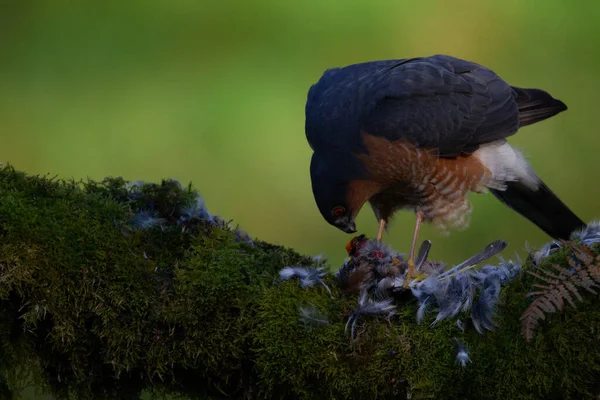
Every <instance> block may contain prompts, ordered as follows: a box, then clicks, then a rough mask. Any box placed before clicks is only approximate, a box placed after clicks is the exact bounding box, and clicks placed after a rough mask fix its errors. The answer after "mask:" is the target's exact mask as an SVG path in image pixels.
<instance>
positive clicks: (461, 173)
mask: <svg viewBox="0 0 600 400" xmlns="http://www.w3.org/2000/svg"><path fill="white" fill-rule="evenodd" d="M388 144H389V145H388V146H387V147H386V148H384V149H379V150H378V151H374V152H371V153H370V155H369V156H368V157H365V158H364V159H363V162H364V163H365V165H366V167H367V169H368V171H369V173H370V174H371V177H372V179H374V180H376V181H377V182H379V184H380V186H381V190H379V191H378V193H376V194H375V195H374V196H372V197H371V198H370V200H369V202H370V203H371V205H372V206H373V208H375V209H376V210H378V213H379V214H380V216H381V217H383V218H387V217H391V215H392V214H393V213H394V212H395V211H396V210H399V209H406V208H408V209H419V210H420V211H421V212H423V214H424V217H425V219H426V220H436V219H438V220H440V219H445V218H446V216H448V215H450V214H452V213H456V212H457V211H461V212H462V210H463V209H465V208H466V206H465V204H466V203H467V200H466V195H467V193H468V192H469V191H470V190H478V187H479V185H480V184H481V183H482V181H483V180H484V177H485V168H483V167H482V166H481V164H480V163H479V162H476V160H474V159H472V157H459V158H455V159H444V158H439V157H437V156H436V155H435V154H433V153H432V152H430V151H426V150H419V149H416V148H415V147H414V146H411V145H409V144H406V143H389V142H388Z"/></svg>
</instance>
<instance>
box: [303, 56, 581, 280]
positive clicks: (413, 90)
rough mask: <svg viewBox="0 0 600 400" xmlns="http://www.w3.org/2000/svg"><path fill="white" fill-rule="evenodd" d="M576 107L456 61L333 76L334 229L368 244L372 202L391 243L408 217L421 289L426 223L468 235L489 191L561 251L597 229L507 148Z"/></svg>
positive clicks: (319, 116) (315, 100)
mask: <svg viewBox="0 0 600 400" xmlns="http://www.w3.org/2000/svg"><path fill="white" fill-rule="evenodd" d="M566 109H567V106H566V105H565V104H564V103H563V102H561V101H560V100H557V99H555V98H553V97H552V96H551V95H550V94H548V93H547V92H545V91H543V90H540V89H523V88H519V87H516V86H511V85H509V84H508V83H506V82H505V81H504V80H502V78H500V77H499V76H498V75H496V73H494V72H493V71H491V70H490V69H488V68H486V67H483V66H481V65H478V64H476V63H473V62H469V61H465V60H461V59H458V58H454V57H450V56H446V55H434V56H431V57H419V58H411V59H401V60H384V61H372V62H365V63H360V64H354V65H349V66H346V67H343V68H333V69H329V70H327V71H325V72H324V74H323V75H322V76H321V78H320V79H319V81H318V82H317V83H315V84H314V85H313V86H311V88H310V89H309V92H308V99H307V103H306V110H305V112H306V126H305V129H306V138H307V140H308V143H309V145H310V146H311V148H312V150H313V151H314V153H313V155H312V160H311V164H310V175H311V181H312V189H313V194H314V197H315V200H316V203H317V206H318V208H319V211H320V212H321V214H322V215H323V217H324V218H325V220H326V221H327V222H329V223H330V224H332V225H334V226H336V227H337V228H339V229H341V230H342V231H344V232H347V233H354V232H356V225H355V218H356V215H357V214H358V212H359V211H360V209H361V208H362V206H363V205H364V204H365V203H366V202H369V204H370V205H371V207H372V209H373V211H374V213H375V216H376V217H377V220H378V221H379V232H378V235H377V239H378V240H381V238H382V235H383V231H384V230H385V229H386V224H387V223H388V221H389V220H390V218H391V217H392V216H393V215H394V213H395V212H396V211H398V210H400V209H408V210H413V211H414V212H415V213H416V225H415V229H414V235H413V241H412V246H411V249H410V253H409V261H408V264H409V271H408V274H409V277H407V279H406V282H408V281H409V279H410V277H414V276H416V271H415V268H414V255H415V244H416V243H417V240H418V234H419V229H420V226H421V223H422V222H432V223H434V224H436V225H438V226H440V227H442V228H444V229H448V228H458V227H466V225H467V224H468V215H469V214H470V203H469V201H468V200H467V193H469V192H471V191H472V192H477V193H484V192H485V191H486V190H487V189H489V191H491V192H492V194H494V195H495V196H496V197H497V198H498V199H500V200H501V201H502V202H503V203H505V204H506V205H507V206H509V207H510V208H512V209H513V210H515V211H517V212H518V213H520V214H521V215H522V216H524V217H525V218H527V219H529V220H530V221H531V222H533V223H534V224H535V225H537V226H538V227H539V228H540V229H542V230H543V231H544V232H546V233H547V234H548V235H550V236H551V237H553V238H555V239H568V238H569V236H570V234H571V232H572V231H573V230H575V229H578V228H582V227H584V226H585V224H584V223H583V222H582V221H581V220H580V219H579V218H578V217H577V216H576V215H575V214H574V213H573V212H572V211H571V210H569V208H568V207H567V206H566V205H565V204H564V203H563V202H562V201H561V200H560V199H559V198H558V197H557V196H556V195H555V194H554V193H553V192H552V191H551V190H550V189H549V188H548V186H546V185H545V184H544V182H542V180H541V179H540V178H539V177H538V176H537V175H536V174H535V172H534V171H533V170H532V168H531V167H530V165H529V164H528V163H527V161H526V160H525V159H524V157H523V156H522V154H521V153H520V152H519V151H518V150H515V149H514V148H513V147H511V146H510V145H509V144H508V142H507V141H506V138H507V137H509V136H511V135H513V134H515V133H516V132H517V131H518V130H519V128H521V127H523V126H527V125H531V124H534V123H536V122H540V121H543V120H545V119H547V118H550V117H552V116H554V115H556V114H558V113H560V112H562V111H565V110H566Z"/></svg>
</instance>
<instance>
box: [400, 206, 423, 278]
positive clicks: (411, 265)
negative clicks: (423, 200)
mask: <svg viewBox="0 0 600 400" xmlns="http://www.w3.org/2000/svg"><path fill="white" fill-rule="evenodd" d="M422 222H423V214H422V213H421V211H417V222H416V224H415V231H414V233H413V240H412V246H410V253H409V254H408V262H407V264H408V272H407V273H406V280H405V281H404V287H405V288H407V287H408V284H409V283H410V281H411V279H413V278H416V277H417V269H416V268H415V250H416V247H417V240H418V238H419V230H421V223H422Z"/></svg>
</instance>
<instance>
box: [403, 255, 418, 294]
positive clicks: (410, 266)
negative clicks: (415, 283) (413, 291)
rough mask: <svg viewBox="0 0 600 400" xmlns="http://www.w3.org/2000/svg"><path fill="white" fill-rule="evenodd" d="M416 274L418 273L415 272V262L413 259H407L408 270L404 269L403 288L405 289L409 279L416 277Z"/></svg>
mask: <svg viewBox="0 0 600 400" xmlns="http://www.w3.org/2000/svg"><path fill="white" fill-rule="evenodd" d="M418 276H419V274H418V273H417V268H416V267H415V262H414V261H413V260H408V271H406V278H404V288H405V289H406V288H407V287H408V285H409V284H410V282H411V280H413V279H416V278H417V277H418Z"/></svg>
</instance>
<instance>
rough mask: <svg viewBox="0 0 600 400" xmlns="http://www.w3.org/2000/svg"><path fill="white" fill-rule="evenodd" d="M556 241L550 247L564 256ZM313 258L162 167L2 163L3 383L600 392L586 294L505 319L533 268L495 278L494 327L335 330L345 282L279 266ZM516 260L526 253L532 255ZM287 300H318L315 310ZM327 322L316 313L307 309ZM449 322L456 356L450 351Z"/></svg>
mask: <svg viewBox="0 0 600 400" xmlns="http://www.w3.org/2000/svg"><path fill="white" fill-rule="evenodd" d="M567 256H568V251H567V250H560V251H558V252H556V253H555V254H554V255H552V256H551V261H553V262H556V263H558V264H560V265H563V266H565V267H568V264H567V262H566V258H567ZM316 263H317V261H315V260H313V259H312V258H310V257H306V256H302V255H299V254H297V253H296V252H294V251H293V250H290V249H286V248H282V247H279V246H273V245H270V244H268V243H264V242H260V241H254V242H252V241H250V240H249V238H248V237H247V235H245V234H244V233H243V232H241V231H240V230H237V229H232V228H230V227H229V226H228V224H226V223H224V221H222V220H220V219H219V218H217V217H214V216H212V215H211V214H209V213H208V212H207V211H206V209H205V208H204V207H203V205H202V204H201V203H199V198H198V197H197V194H196V193H195V192H194V191H193V190H192V189H191V188H189V187H188V188H184V187H181V186H180V185H179V184H178V183H177V182H174V181H166V182H163V183H162V184H159V185H146V186H138V187H136V186H135V185H131V184H129V185H127V183H126V182H124V181H122V180H120V179H107V180H105V181H104V182H101V183H97V182H86V183H74V182H65V181H60V180H56V179H48V178H45V177H32V176H26V175H25V174H23V173H20V172H17V171H15V170H14V169H12V168H11V167H5V168H2V169H0V318H1V321H2V323H0V396H5V397H8V396H9V394H10V393H11V392H12V393H13V394H14V393H18V392H19V391H20V385H27V384H30V382H29V379H30V378H33V382H34V383H35V384H36V385H38V386H42V387H44V388H46V389H47V390H48V391H51V392H52V393H53V394H54V395H55V396H56V397H57V398H76V399H85V398H95V399H98V398H107V399H115V398H123V399H125V398H127V399H129V398H136V397H138V396H139V395H140V393H141V392H142V391H144V390H150V391H152V392H154V393H158V394H161V393H168V394H171V395H174V394H178V393H181V394H185V395H188V396H191V397H196V398H249V399H250V398H252V399H255V398H286V399H292V398H306V399H319V398H336V399H342V398H360V399H367V398H369V399H371V398H400V399H401V398H406V397H407V396H409V395H410V396H412V398H413V399H414V398H437V399H542V398H543V399H548V398H556V399H559V398H560V399H565V398H573V399H581V398H596V397H597V396H598V395H599V394H600V302H598V301H596V298H595V296H593V295H584V302H582V303H580V304H579V305H578V309H577V310H573V309H569V308H568V307H566V309H565V310H564V311H563V312H562V313H556V314H552V315H550V316H548V319H547V320H546V321H542V323H541V324H540V327H539V328H538V330H537V333H536V335H535V336H534V338H533V341H532V342H531V343H526V342H525V341H524V340H523V338H522V335H521V323H520V321H519V318H520V317H521V315H522V313H523V311H524V310H525V309H526V308H527V305H528V304H529V302H530V301H531V299H528V298H526V297H525V295H526V294H527V293H528V292H529V291H530V289H531V286H532V282H533V279H534V277H532V276H530V275H529V274H524V273H522V274H520V275H519V276H517V278H516V279H514V280H513V281H512V282H511V283H510V285H508V286H506V287H505V288H504V289H503V290H502V294H501V305H500V306H499V307H498V316H497V318H496V321H497V323H498V325H499V329H497V330H496V331H495V332H486V333H485V334H480V333H478V332H476V331H475V330H474V329H473V328H472V327H471V326H470V325H468V324H467V326H466V328H465V329H464V331H463V330H461V329H459V327H458V326H457V324H456V323H455V321H452V320H444V321H442V322H440V323H439V324H437V325H436V326H435V327H430V326H429V324H430V323H431V321H432V320H433V316H426V317H425V320H424V321H423V323H422V324H417V322H416V318H415V315H416V311H417V302H416V300H415V299H414V297H411V296H408V297H405V298H403V299H400V300H398V304H397V307H396V313H395V315H394V316H392V317H390V318H383V317H372V318H367V319H362V320H361V321H360V323H359V325H358V328H357V331H358V332H357V337H356V338H355V339H354V340H351V339H350V338H349V335H348V333H347V332H346V331H345V326H346V322H347V318H348V315H349V314H350V313H351V312H352V311H353V310H354V309H356V307H357V296H356V295H349V294H346V293H345V292H344V291H342V289H340V286H339V285H338V283H337V280H336V278H334V277H333V276H331V275H327V276H325V277H324V278H323V279H324V282H325V283H326V284H327V285H328V286H329V288H331V291H332V294H333V297H332V296H331V295H330V294H329V292H328V291H327V290H326V288H325V287H324V286H314V287H311V288H302V287H300V285H299V284H298V281H297V280H294V279H290V280H288V281H281V280H279V271H280V270H281V268H283V267H285V266H290V265H307V266H308V265H313V266H315V264H316ZM531 268H532V267H531V264H530V263H528V264H527V265H525V266H524V269H525V270H527V269H531ZM300 307H313V308H314V309H315V310H317V311H318V315H317V316H321V319H319V318H316V319H317V321H316V322H315V323H314V324H310V323H308V324H307V323H306V322H305V321H304V322H303V321H301V320H300V319H299V309H300ZM325 318H326V319H327V322H326V323H325V322H323V323H320V322H319V321H321V320H322V319H325ZM454 337H456V338H457V339H458V340H459V341H460V342H461V343H463V344H464V345H466V347H467V348H468V349H469V350H468V351H469V356H470V359H471V361H472V362H471V363H469V364H467V366H466V367H464V368H461V367H460V366H458V365H457V364H456V346H455V343H454V342H453V341H452V338H454Z"/></svg>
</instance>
